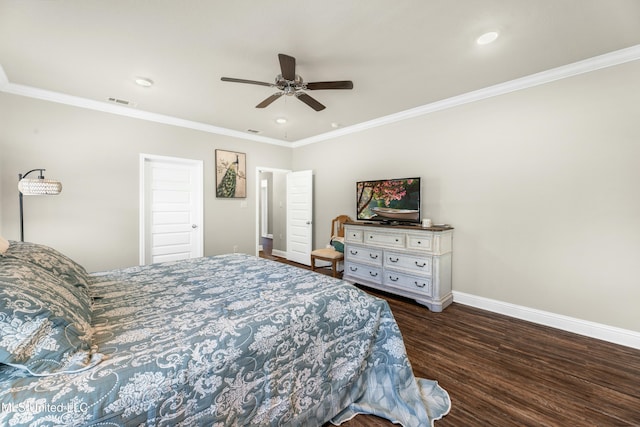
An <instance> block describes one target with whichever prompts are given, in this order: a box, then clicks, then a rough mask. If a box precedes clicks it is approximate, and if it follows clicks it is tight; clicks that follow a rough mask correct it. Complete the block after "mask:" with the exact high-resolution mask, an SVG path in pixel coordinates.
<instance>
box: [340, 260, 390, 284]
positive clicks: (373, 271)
mask: <svg viewBox="0 0 640 427" xmlns="http://www.w3.org/2000/svg"><path fill="white" fill-rule="evenodd" d="M344 274H345V275H349V276H350V277H353V278H356V279H358V278H360V279H362V280H364V281H367V282H373V283H377V284H381V283H382V268H380V267H373V266H370V265H363V264H354V263H352V262H348V261H347V262H346V263H345V266H344Z"/></svg>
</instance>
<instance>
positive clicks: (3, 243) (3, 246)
mask: <svg viewBox="0 0 640 427" xmlns="http://www.w3.org/2000/svg"><path fill="white" fill-rule="evenodd" d="M8 248H9V241H8V240H7V239H5V238H4V237H2V236H0V255H2V254H4V253H5V252H6V251H7V249H8Z"/></svg>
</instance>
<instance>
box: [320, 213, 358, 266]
mask: <svg viewBox="0 0 640 427" xmlns="http://www.w3.org/2000/svg"><path fill="white" fill-rule="evenodd" d="M348 221H351V218H349V216H348V215H340V216H337V217H336V218H334V219H333V220H332V221H331V234H330V237H331V238H333V237H336V236H337V237H344V223H345V222H348ZM317 259H319V260H322V261H327V262H330V263H331V269H332V270H333V277H338V262H339V261H342V260H343V259H344V253H342V252H339V251H336V250H335V249H334V248H333V247H331V248H322V249H316V250H314V251H313V252H311V270H313V271H316V260H317Z"/></svg>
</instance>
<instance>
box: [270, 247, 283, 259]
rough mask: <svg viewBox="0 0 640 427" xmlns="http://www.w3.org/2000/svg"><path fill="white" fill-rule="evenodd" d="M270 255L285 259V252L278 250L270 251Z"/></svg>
mask: <svg viewBox="0 0 640 427" xmlns="http://www.w3.org/2000/svg"><path fill="white" fill-rule="evenodd" d="M271 255H273V256H279V257H280V258H286V257H287V251H281V250H280V249H271Z"/></svg>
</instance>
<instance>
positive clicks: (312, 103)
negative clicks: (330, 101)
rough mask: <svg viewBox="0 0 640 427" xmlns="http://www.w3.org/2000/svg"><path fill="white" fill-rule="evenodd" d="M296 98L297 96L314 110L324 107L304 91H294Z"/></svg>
mask: <svg viewBox="0 0 640 427" xmlns="http://www.w3.org/2000/svg"><path fill="white" fill-rule="evenodd" d="M296 98H298V99H299V100H300V101H302V102H304V103H305V104H307V105H308V106H309V107H311V108H313V109H314V110H316V111H321V110H324V109H325V108H326V107H325V106H324V105H322V104H320V103H319V102H318V101H316V100H315V99H314V98H312V97H310V96H309V95H307V94H306V93H303V92H298V93H296Z"/></svg>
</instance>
